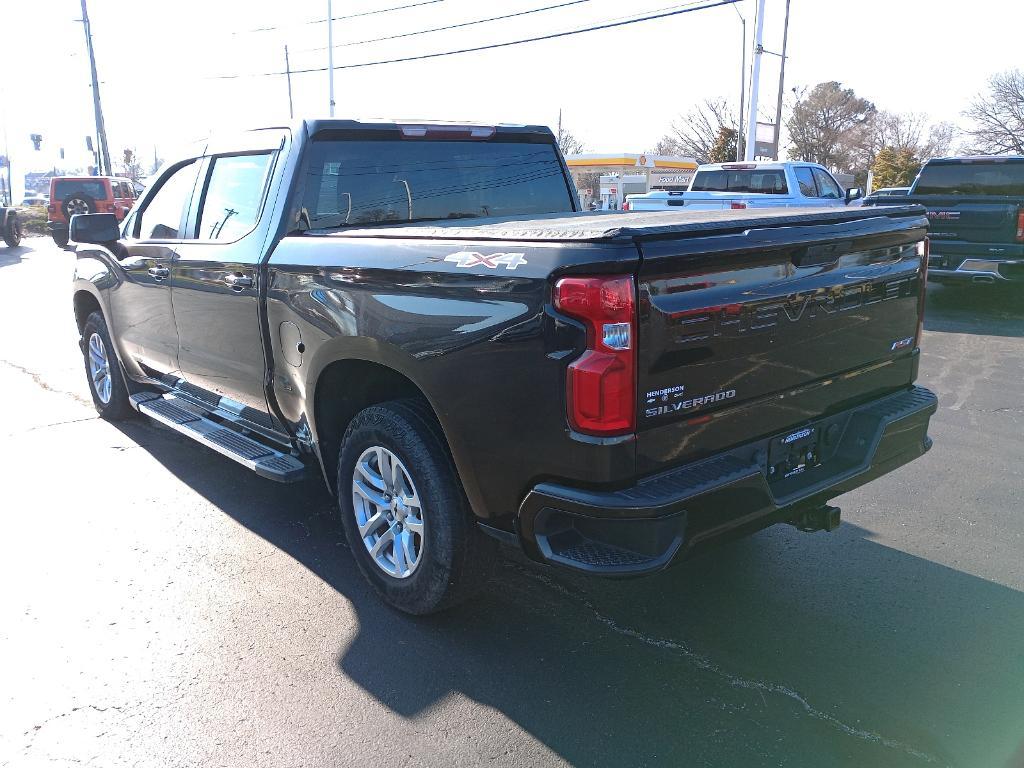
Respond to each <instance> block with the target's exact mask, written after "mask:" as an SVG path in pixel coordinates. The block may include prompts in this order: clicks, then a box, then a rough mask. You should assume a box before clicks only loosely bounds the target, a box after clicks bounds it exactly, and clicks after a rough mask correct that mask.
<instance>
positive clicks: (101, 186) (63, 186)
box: [53, 179, 107, 200]
mask: <svg viewBox="0 0 1024 768" xmlns="http://www.w3.org/2000/svg"><path fill="white" fill-rule="evenodd" d="M83 196H84V197H90V198H92V199H93V200H106V199H107V185H106V184H105V183H104V182H103V181H100V180H99V179H96V180H95V181H93V180H92V179H58V180H57V181H55V182H53V199H54V200H68V199H70V198H72V197H83Z"/></svg>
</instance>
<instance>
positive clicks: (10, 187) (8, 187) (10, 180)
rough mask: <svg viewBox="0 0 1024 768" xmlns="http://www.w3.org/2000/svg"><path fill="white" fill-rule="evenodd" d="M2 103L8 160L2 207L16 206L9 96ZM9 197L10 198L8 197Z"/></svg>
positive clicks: (0, 197) (6, 156) (5, 151)
mask: <svg viewBox="0 0 1024 768" xmlns="http://www.w3.org/2000/svg"><path fill="white" fill-rule="evenodd" d="M0 101H2V102H3V104H4V158H5V160H6V167H7V181H6V182H4V187H3V188H2V189H0V205H13V204H14V175H13V174H12V173H11V146H10V144H9V142H8V141H7V115H8V114H9V112H8V107H7V104H9V103H10V102H8V100H7V94H6V93H5V94H3V98H2V99H0ZM0 172H3V168H2V167H0ZM0 182H3V176H0ZM8 195H9V197H8Z"/></svg>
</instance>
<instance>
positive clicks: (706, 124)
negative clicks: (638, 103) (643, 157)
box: [654, 99, 736, 163]
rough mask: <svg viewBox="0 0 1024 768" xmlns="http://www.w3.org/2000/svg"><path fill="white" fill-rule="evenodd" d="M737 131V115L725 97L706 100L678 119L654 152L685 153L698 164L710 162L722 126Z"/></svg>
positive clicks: (660, 153)
mask: <svg viewBox="0 0 1024 768" xmlns="http://www.w3.org/2000/svg"><path fill="white" fill-rule="evenodd" d="M723 128H724V129H727V130H729V129H731V130H732V131H733V132H734V133H735V128H736V115H735V113H734V112H733V109H732V107H731V106H729V103H728V102H727V101H726V100H725V99H707V100H705V101H704V103H703V104H700V105H698V106H696V107H694V108H693V109H691V110H690V111H689V112H687V113H686V114H685V115H681V116H680V118H679V119H678V120H674V121H673V122H672V129H671V131H670V132H669V133H667V134H665V135H664V136H662V137H661V139H659V140H658V143H657V144H656V145H655V147H654V151H655V152H656V153H657V154H659V155H685V156H688V157H692V158H694V159H695V160H696V161H697V162H698V163H707V162H710V159H711V156H712V153H713V152H714V150H715V147H716V144H717V143H718V141H719V137H720V136H721V135H722V129H723Z"/></svg>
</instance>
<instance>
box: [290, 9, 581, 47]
mask: <svg viewBox="0 0 1024 768" xmlns="http://www.w3.org/2000/svg"><path fill="white" fill-rule="evenodd" d="M589 2H590V0H569V2H567V3H559V4H558V5H545V6H544V7H543V8H531V9H530V10H528V11H517V12H516V13H506V14H505V15H503V16H491V17H489V18H486V19H475V20H473V21H463V22H461V23H459V24H449V25H447V26H444V27H433V28H432V29H421V30H420V31H418V32H405V33H403V34H400V35H388V36H387V37H374V38H371V39H369V40H355V41H353V42H351V43H341V44H340V45H336V46H334V47H335V48H348V47H349V46H353V45H366V44H367V43H379V42H382V41H384V40H398V39H399V38H401V37H415V36H416V35H426V34H430V33H431V32H443V31H445V30H448V29H460V28H461V27H472V26H474V25H476V24H486V23H487V22H490V21H501V20H502V19H512V18H515V17H516V16H527V15H529V14H531V13H540V12H541V11H551V10H554V9H556V8H565V7H567V6H570V5H579V4H580V3H589ZM323 50H326V49H325V48H324V47H320V48H303V49H301V50H299V51H296V53H309V52H311V51H323Z"/></svg>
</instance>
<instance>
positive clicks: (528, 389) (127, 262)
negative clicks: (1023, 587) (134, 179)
mask: <svg viewBox="0 0 1024 768" xmlns="http://www.w3.org/2000/svg"><path fill="white" fill-rule="evenodd" d="M926 228H927V219H926V218H925V216H924V210H923V209H921V208H919V207H913V206H902V207H896V208H887V209H884V210H881V209H871V210H864V209H845V208H843V209H820V210H800V211H795V210H792V209H782V210H778V211H770V210H764V211H749V210H748V211H742V212H738V211H702V212H696V213H687V212H657V213H637V214H622V213H600V212H594V213H588V212H582V211H580V205H579V201H578V197H577V195H576V191H575V188H574V186H573V184H572V181H571V178H570V177H569V175H568V172H567V168H566V166H565V163H564V161H563V159H562V157H561V155H560V154H559V152H558V149H557V145H556V143H555V140H554V138H553V136H552V134H551V132H550V130H548V129H547V128H540V127H524V126H498V127H490V126H478V125H461V124H460V125H435V124H420V123H400V122H396V123H364V122H356V121H345V120H329V121H307V122H303V123H300V124H298V125H296V126H293V127H291V128H273V129H264V130H256V131H251V132H247V133H245V134H241V135H237V136H229V137H223V138H216V139H211V140H209V141H206V142H202V143H200V144H199V145H197V146H196V147H195V148H194V149H193V151H192V152H191V154H189V155H188V156H186V157H184V158H182V159H181V160H180V161H178V162H176V163H174V164H172V165H170V166H168V167H167V168H166V170H164V171H163V172H162V174H161V175H160V176H159V178H158V179H157V180H156V181H155V183H153V184H152V185H151V186H150V187H149V188H148V189H147V191H146V192H145V194H144V195H143V197H142V198H141V199H140V201H139V202H138V204H137V205H136V206H135V208H133V210H132V212H131V213H130V215H129V216H128V217H127V218H126V219H125V221H124V222H123V223H122V224H120V225H119V224H118V223H117V222H116V220H115V218H114V217H113V216H112V215H110V214H83V215H79V216H76V217H74V219H73V220H72V222H71V239H72V240H73V241H75V242H77V243H78V244H79V245H78V248H77V268H76V277H75V282H74V310H75V316H76V318H77V322H78V327H79V329H80V331H81V338H82V342H81V343H82V350H83V352H84V358H85V367H86V372H87V374H88V379H89V386H90V388H91V391H92V395H93V400H94V401H95V404H96V408H97V409H98V411H99V413H100V414H101V415H102V416H104V417H106V418H111V419H116V418H123V417H126V416H129V415H131V414H133V413H134V412H135V411H140V412H141V413H143V414H146V415H147V416H149V417H151V418H153V419H156V420H158V421H160V422H162V423H164V424H166V425H168V426H169V427H171V428H172V429H175V430H177V431H179V432H181V433H182V434H184V435H186V436H188V437H190V438H192V439H194V440H195V441H196V442H198V443H200V444H202V445H205V446H207V447H209V448H211V449H213V450H215V451H218V452H220V453H222V454H224V455H225V456H227V457H229V458H231V459H234V460H235V461H238V462H240V463H241V464H243V465H245V466H247V467H248V468H250V469H251V470H253V471H254V472H256V473H257V474H259V475H262V476H263V477H266V478H269V479H271V480H277V481H282V482H288V481H294V480H297V479H299V478H301V477H302V476H303V475H304V474H305V473H307V472H308V471H310V469H311V468H312V469H314V471H317V472H322V473H323V476H324V479H325V480H326V482H327V485H328V486H329V487H330V489H331V491H332V492H333V493H334V494H335V495H336V498H337V500H338V507H339V512H340V519H341V523H342V525H343V527H344V530H345V533H346V536H347V538H348V541H349V543H350V545H351V550H352V553H353V556H354V557H355V558H356V559H357V561H358V563H359V566H360V568H361V570H362V572H363V573H364V574H365V575H366V577H367V578H368V579H369V581H370V582H371V583H372V584H373V585H374V586H375V587H376V588H377V590H378V591H379V592H380V593H381V594H382V596H383V597H384V599H385V600H387V601H388V602H389V603H391V604H392V605H394V606H397V607H398V608H400V609H402V610H405V611H409V612H413V613H426V612H429V611H433V610H437V609H439V608H442V607H444V606H446V605H450V604H452V603H453V602H454V601H456V600H458V599H459V598H461V597H463V596H465V595H467V594H469V593H471V592H472V591H473V590H474V589H476V588H478V587H479V586H480V585H481V584H482V583H483V582H484V581H485V579H486V573H487V568H488V566H489V564H490V563H491V562H492V561H493V552H494V547H495V542H496V541H502V542H505V543H508V544H514V545H517V546H520V547H522V548H523V549H524V550H525V552H526V553H527V554H528V555H529V556H530V557H533V558H535V559H537V560H539V561H542V562H547V563H552V564H557V565H559V566H564V567H567V568H572V569H576V570H578V571H584V572H589V573H594V574H603V575H611V576H626V575H636V574H643V573H649V572H652V571H655V570H658V569H661V568H663V567H665V566H666V565H667V564H669V562H671V561H673V560H677V559H679V558H680V557H682V556H684V555H686V554H688V553H691V552H694V551H696V550H698V549H699V548H702V547H703V546H705V545H707V544H710V543H711V542H715V541H721V540H723V539H725V538H728V537H730V536H734V535H739V534H743V533H748V532H751V531H754V530H757V529H759V528H762V527H765V526H767V525H770V524H773V523H776V522H790V523H793V524H795V525H797V526H798V527H801V528H804V529H807V530H822V529H827V530H831V528H833V527H834V526H835V525H836V524H838V509H836V508H835V507H832V506H830V505H829V504H828V503H827V502H829V501H830V500H831V499H833V498H834V497H835V496H837V495H838V494H841V493H843V492H845V491H848V490H850V489H851V488H855V487H857V486H859V485H862V484H863V483H866V482H868V481H870V480H871V479H873V478H875V477H878V476H879V475H881V474H884V473H886V472H889V471H891V470H893V469H895V468H896V467H898V466H900V465H902V464H904V463H906V462H908V461H910V460H912V459H914V458H916V457H918V456H920V455H921V454H922V453H924V452H925V451H926V450H927V449H928V448H929V447H930V445H931V441H930V440H929V438H928V436H927V428H928V421H929V418H930V416H931V414H932V413H933V412H934V411H935V408H936V400H935V397H934V396H933V395H932V394H931V393H930V392H928V391H927V390H925V389H922V388H920V387H916V386H915V385H914V380H915V379H916V377H917V369H918V359H919V354H918V342H919V340H920V334H921V319H922V308H923V302H922V297H923V289H924V263H923V258H924V252H925V248H924V241H925V232H926ZM197 450H199V449H198V448H197Z"/></svg>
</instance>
